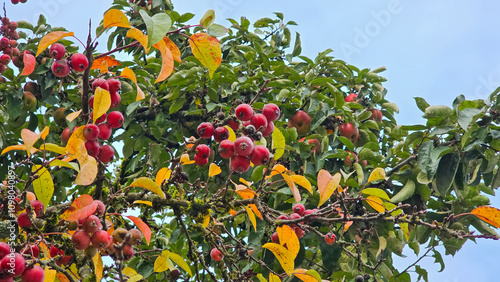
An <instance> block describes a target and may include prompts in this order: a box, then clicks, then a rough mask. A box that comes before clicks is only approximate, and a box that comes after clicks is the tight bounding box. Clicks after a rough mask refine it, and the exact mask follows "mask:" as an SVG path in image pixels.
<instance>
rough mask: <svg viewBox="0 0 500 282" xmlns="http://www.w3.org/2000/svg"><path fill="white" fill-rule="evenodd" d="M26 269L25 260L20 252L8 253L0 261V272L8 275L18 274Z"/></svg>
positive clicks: (14, 275) (15, 275)
mask: <svg viewBox="0 0 500 282" xmlns="http://www.w3.org/2000/svg"><path fill="white" fill-rule="evenodd" d="M25 269H26V260H24V258H23V256H22V255H21V254H20V253H9V254H7V255H6V256H5V257H3V259H2V260H1V261H0V272H4V273H7V275H9V276H10V277H13V278H14V277H18V276H20V275H21V274H22V273H23V272H24V270H25Z"/></svg>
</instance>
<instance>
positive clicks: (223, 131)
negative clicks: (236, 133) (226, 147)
mask: <svg viewBox="0 0 500 282" xmlns="http://www.w3.org/2000/svg"><path fill="white" fill-rule="evenodd" d="M227 138H229V130H227V128H225V127H223V126H219V127H217V128H216V129H215V130H214V140H215V142H219V143H220V142H222V141H223V140H226V139H227Z"/></svg>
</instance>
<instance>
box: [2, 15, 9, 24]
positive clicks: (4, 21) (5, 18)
mask: <svg viewBox="0 0 500 282" xmlns="http://www.w3.org/2000/svg"><path fill="white" fill-rule="evenodd" d="M9 23H10V19H9V18H7V17H3V18H2V24H3V25H8V24H9Z"/></svg>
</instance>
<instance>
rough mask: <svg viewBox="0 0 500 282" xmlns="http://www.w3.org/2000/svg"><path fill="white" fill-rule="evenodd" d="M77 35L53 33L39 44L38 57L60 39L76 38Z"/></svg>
mask: <svg viewBox="0 0 500 282" xmlns="http://www.w3.org/2000/svg"><path fill="white" fill-rule="evenodd" d="M74 35H75V34H74V33H73V32H66V31H54V32H51V33H49V34H47V35H45V36H44V37H43V38H42V40H40V43H38V49H37V51H36V56H38V55H40V53H42V52H43V50H45V49H47V47H49V46H50V45H52V44H53V43H56V42H57V41H58V40H59V39H61V38H64V37H67V36H74Z"/></svg>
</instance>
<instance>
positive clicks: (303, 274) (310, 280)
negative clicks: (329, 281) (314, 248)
mask: <svg viewBox="0 0 500 282" xmlns="http://www.w3.org/2000/svg"><path fill="white" fill-rule="evenodd" d="M310 271H314V273H315V274H316V275H318V277H319V274H318V273H317V272H316V271H315V270H309V271H308V270H307V269H303V268H297V269H295V270H294V271H293V275H295V276H297V278H299V279H300V280H302V281H304V282H318V281H320V280H318V278H316V277H314V276H313V275H311V274H309V273H308V272H310Z"/></svg>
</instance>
